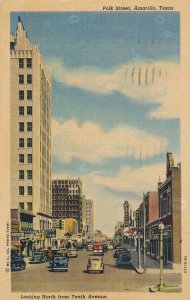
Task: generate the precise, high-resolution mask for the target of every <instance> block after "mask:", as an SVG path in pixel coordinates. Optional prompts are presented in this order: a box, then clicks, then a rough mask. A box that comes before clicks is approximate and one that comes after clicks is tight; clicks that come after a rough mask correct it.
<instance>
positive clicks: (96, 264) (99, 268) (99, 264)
mask: <svg viewBox="0 0 190 300" xmlns="http://www.w3.org/2000/svg"><path fill="white" fill-rule="evenodd" d="M87 272H89V273H90V272H100V273H103V272H104V264H103V259H102V257H90V258H89V259H88V264H87Z"/></svg>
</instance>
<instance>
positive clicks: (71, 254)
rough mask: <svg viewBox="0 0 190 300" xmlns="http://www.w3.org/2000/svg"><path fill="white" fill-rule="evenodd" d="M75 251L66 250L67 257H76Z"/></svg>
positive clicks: (72, 249)
mask: <svg viewBox="0 0 190 300" xmlns="http://www.w3.org/2000/svg"><path fill="white" fill-rule="evenodd" d="M77 255H78V254H77V250H76V249H75V248H70V249H69V250H68V257H77Z"/></svg>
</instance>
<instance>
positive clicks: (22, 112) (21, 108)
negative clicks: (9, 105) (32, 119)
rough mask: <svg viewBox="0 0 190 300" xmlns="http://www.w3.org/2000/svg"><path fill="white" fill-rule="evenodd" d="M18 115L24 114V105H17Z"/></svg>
mask: <svg viewBox="0 0 190 300" xmlns="http://www.w3.org/2000/svg"><path fill="white" fill-rule="evenodd" d="M19 116H24V106H19Z"/></svg>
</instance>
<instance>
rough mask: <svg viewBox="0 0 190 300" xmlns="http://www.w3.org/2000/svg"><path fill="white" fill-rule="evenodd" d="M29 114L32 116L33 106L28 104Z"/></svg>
mask: <svg viewBox="0 0 190 300" xmlns="http://www.w3.org/2000/svg"><path fill="white" fill-rule="evenodd" d="M27 115H28V116H32V106H27Z"/></svg>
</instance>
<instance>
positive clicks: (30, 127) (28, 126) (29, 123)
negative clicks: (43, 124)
mask: <svg viewBox="0 0 190 300" xmlns="http://www.w3.org/2000/svg"><path fill="white" fill-rule="evenodd" d="M27 131H32V122H27Z"/></svg>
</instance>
